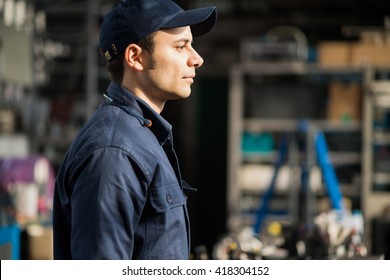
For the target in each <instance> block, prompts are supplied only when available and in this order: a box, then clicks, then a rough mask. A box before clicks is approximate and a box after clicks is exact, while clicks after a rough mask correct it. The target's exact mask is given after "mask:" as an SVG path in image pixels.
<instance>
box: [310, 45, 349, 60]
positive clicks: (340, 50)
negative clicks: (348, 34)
mask: <svg viewBox="0 0 390 280" xmlns="http://www.w3.org/2000/svg"><path fill="white" fill-rule="evenodd" d="M317 51H318V55H317V56H318V58H317V60H318V64H320V65H323V66H348V65H350V63H351V44H350V43H349V42H341V41H340V42H339V41H324V42H321V43H319V44H318V47H317Z"/></svg>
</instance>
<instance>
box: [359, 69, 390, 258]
mask: <svg viewBox="0 0 390 280" xmlns="http://www.w3.org/2000/svg"><path fill="white" fill-rule="evenodd" d="M378 72H382V73H385V75H383V76H384V78H378V77H377V76H378V75H377V74H378ZM389 73H390V68H387V69H383V68H382V69H374V68H368V69H367V70H366V71H365V94H364V102H363V106H364V108H363V114H364V115H363V120H364V123H363V139H364V141H363V143H364V146H363V158H362V161H363V162H362V173H363V176H362V178H363V188H362V194H361V201H362V208H363V209H362V210H363V216H364V220H365V231H366V234H365V236H366V244H367V247H368V249H369V251H370V250H371V247H372V229H371V223H372V220H373V219H374V218H376V217H379V216H380V215H382V212H383V210H384V208H385V207H386V206H390V176H389V173H390V165H389V163H390V154H385V155H384V156H383V157H382V158H381V161H382V167H379V166H378V164H377V163H378V160H379V157H378V154H377V153H376V151H375V149H378V148H379V149H380V148H385V149H386V146H387V148H389V147H390V126H389V127H388V126H387V124H386V122H382V123H379V124H378V119H377V118H376V114H378V113H379V114H385V115H386V114H389V115H390V77H389ZM386 166H387V167H386Z"/></svg>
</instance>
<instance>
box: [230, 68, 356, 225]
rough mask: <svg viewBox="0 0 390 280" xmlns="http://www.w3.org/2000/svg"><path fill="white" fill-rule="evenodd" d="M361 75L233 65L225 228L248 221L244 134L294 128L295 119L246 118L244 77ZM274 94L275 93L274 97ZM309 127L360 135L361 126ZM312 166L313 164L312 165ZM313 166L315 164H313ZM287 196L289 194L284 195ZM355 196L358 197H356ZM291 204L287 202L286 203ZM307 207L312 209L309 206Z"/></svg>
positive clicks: (343, 159) (342, 157) (322, 123)
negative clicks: (241, 178) (243, 204)
mask: <svg viewBox="0 0 390 280" xmlns="http://www.w3.org/2000/svg"><path fill="white" fill-rule="evenodd" d="M362 73H363V71H362V68H361V67H324V66H320V65H316V64H309V63H305V62H300V61H297V62H286V63H284V62H281V63H268V62H264V63H263V62H247V63H240V64H236V65H234V66H233V67H232V68H231V69H230V75H229V78H230V92H229V119H228V124H229V127H228V166H227V171H228V172H227V176H228V178H227V182H228V195H227V206H228V209H227V210H228V217H227V226H228V228H229V230H230V231H233V232H236V231H238V230H240V227H242V226H245V223H248V221H251V220H250V219H248V218H247V216H246V215H243V214H242V212H241V209H240V207H241V206H240V199H241V197H242V195H243V191H242V189H241V186H240V182H239V170H240V167H241V166H242V165H243V164H244V161H248V158H247V157H245V156H244V155H243V153H242V146H241V145H242V142H241V141H242V134H243V132H245V131H251V132H262V131H273V132H277V131H280V132H288V131H294V130H296V129H297V124H298V121H299V120H297V119H272V118H271V119H269V118H246V117H244V115H245V108H244V107H245V106H244V103H245V88H246V82H245V76H246V75H254V76H259V77H264V76H270V75H271V76H274V77H278V76H281V75H302V76H308V75H330V76H332V77H333V76H338V75H349V74H354V75H355V74H356V75H361V74H362ZM276 94H277V93H275V95H276ZM310 124H311V126H312V127H314V128H318V129H321V130H323V131H342V132H347V133H348V132H358V133H360V132H361V123H360V122H354V121H351V122H349V123H348V124H341V123H332V122H329V121H326V120H310ZM268 156H269V158H268V159H265V158H266V157H264V158H263V159H260V158H257V159H256V157H253V158H251V159H249V160H252V162H254V163H258V162H261V160H264V159H265V160H266V161H271V162H272V158H273V157H272V155H269V154H268ZM331 157H332V159H334V160H335V161H339V162H340V163H348V162H353V163H357V164H360V163H361V154H360V153H337V154H331ZM312 164H313V163H312ZM314 164H315V163H314ZM284 195H286V196H288V194H287V193H286V194H284ZM355 195H359V193H358V194H355ZM287 203H290V202H286V204H287ZM310 207H313V205H311V206H310Z"/></svg>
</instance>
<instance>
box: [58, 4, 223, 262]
mask: <svg viewBox="0 0 390 280" xmlns="http://www.w3.org/2000/svg"><path fill="white" fill-rule="evenodd" d="M215 21H216V8H215V7H206V8H199V9H193V10H187V11H184V10H183V9H182V8H180V7H179V6H178V5H176V4H175V3H174V2H172V1H170V0H148V1H145V0H128V1H122V2H121V3H120V4H118V6H116V7H114V9H113V10H112V11H111V12H109V13H108V14H107V15H106V17H105V18H104V20H103V23H102V26H101V29H100V48H101V52H102V54H103V55H104V57H105V58H106V60H107V61H108V63H107V69H108V71H109V73H110V77H111V80H112V83H111V84H110V86H109V88H108V90H107V92H106V94H105V97H106V99H107V100H106V102H104V103H103V104H102V105H101V106H100V107H99V108H98V109H97V111H96V112H95V113H94V115H93V116H92V117H91V119H90V120H89V121H88V122H87V123H86V124H85V125H84V127H83V128H82V129H81V130H80V132H79V134H78V136H77V137H76V139H75V140H74V142H73V143H72V145H71V147H70V148H69V151H68V152H67V153H66V155H65V158H64V161H63V163H62V165H61V167H60V169H59V172H58V174H57V179H56V187H55V195H54V207H53V208H54V210H53V230H54V258H55V259H188V258H189V252H190V247H189V244H190V231H189V219H188V213H187V206H186V196H185V194H184V192H185V191H186V190H187V189H191V188H190V187H189V186H188V185H187V184H186V183H185V182H184V181H183V180H182V179H181V175H180V169H179V165H178V160H177V157H176V154H175V152H174V148H173V138H172V130H171V125H170V124H169V123H168V122H167V121H165V120H164V119H163V118H162V117H161V116H160V113H161V111H162V110H163V108H164V105H165V102H166V101H168V100H173V99H181V98H186V97H188V96H189V95H190V93H191V84H192V83H193V81H194V77H195V70H196V69H197V68H198V67H200V66H201V65H202V64H203V59H202V58H201V57H200V56H199V54H198V53H197V52H196V51H195V50H194V48H193V46H192V40H193V37H192V36H200V35H203V34H206V33H207V32H208V31H210V30H211V29H212V27H213V26H214V24H215Z"/></svg>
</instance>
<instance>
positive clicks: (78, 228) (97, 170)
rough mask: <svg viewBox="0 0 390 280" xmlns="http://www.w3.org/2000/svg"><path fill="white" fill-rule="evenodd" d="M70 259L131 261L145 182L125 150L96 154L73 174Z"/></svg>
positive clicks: (103, 150)
mask: <svg viewBox="0 0 390 280" xmlns="http://www.w3.org/2000/svg"><path fill="white" fill-rule="evenodd" d="M73 174H74V175H73V176H74V189H73V193H72V197H71V208H72V219H71V220H72V232H71V248H72V257H73V259H112V260H115V259H131V257H132V253H133V248H134V232H135V227H136V225H137V224H138V221H139V220H140V217H141V214H142V210H143V208H144V205H145V203H146V199H147V180H146V176H145V173H144V172H143V170H142V169H141V168H140V166H139V164H137V162H136V161H135V160H134V159H133V158H132V157H131V156H130V155H129V154H128V153H127V152H125V151H123V150H121V149H118V148H112V147H111V148H104V149H99V150H97V151H95V152H94V153H93V154H91V155H90V156H89V157H88V158H87V159H86V160H85V161H84V162H82V163H81V164H80V165H79V166H78V167H77V168H76V171H75V172H74V173H73Z"/></svg>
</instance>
